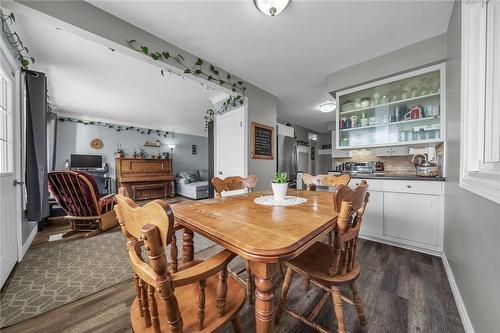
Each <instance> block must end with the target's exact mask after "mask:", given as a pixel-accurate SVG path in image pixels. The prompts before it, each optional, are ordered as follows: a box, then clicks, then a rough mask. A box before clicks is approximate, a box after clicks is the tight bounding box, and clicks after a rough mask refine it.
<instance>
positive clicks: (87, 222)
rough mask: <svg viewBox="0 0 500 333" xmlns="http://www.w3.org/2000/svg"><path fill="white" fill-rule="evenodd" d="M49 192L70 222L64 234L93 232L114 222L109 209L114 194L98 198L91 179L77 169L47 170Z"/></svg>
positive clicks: (89, 234) (91, 234) (108, 227)
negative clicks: (68, 229)
mask: <svg viewBox="0 0 500 333" xmlns="http://www.w3.org/2000/svg"><path fill="white" fill-rule="evenodd" d="M48 185H49V192H50V194H51V195H52V197H54V198H55V200H56V201H57V203H58V204H59V205H60V206H61V207H62V208H63V209H64V211H65V212H66V214H67V215H66V216H65V217H64V219H66V220H68V221H69V222H70V226H71V230H70V231H68V232H66V233H64V234H63V235H62V237H63V238H64V237H67V236H69V235H72V234H74V233H77V232H80V231H86V232H87V234H85V237H91V236H94V235H96V234H98V233H100V232H102V231H105V230H108V229H111V228H113V227H114V226H117V225H118V220H117V219H116V213H115V211H114V210H113V207H114V205H115V195H114V194H110V195H107V196H104V197H102V198H99V189H98V188H97V184H96V182H95V179H94V178H93V177H92V176H91V175H89V174H88V173H85V172H80V171H78V172H77V171H69V170H68V171H54V172H49V174H48Z"/></svg>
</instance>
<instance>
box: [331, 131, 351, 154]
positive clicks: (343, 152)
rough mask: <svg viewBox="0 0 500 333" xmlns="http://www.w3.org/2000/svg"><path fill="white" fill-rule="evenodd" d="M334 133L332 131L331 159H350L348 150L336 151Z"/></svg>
mask: <svg viewBox="0 0 500 333" xmlns="http://www.w3.org/2000/svg"><path fill="white" fill-rule="evenodd" d="M335 133H336V132H335V131H332V158H348V157H351V155H352V154H351V151H350V150H341V149H337V146H336V143H335V140H336V139H335V138H336V136H335Z"/></svg>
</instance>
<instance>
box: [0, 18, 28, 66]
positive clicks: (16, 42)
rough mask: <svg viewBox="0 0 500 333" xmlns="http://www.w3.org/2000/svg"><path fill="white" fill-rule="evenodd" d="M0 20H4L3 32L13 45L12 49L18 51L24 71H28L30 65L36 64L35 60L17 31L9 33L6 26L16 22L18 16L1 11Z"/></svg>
mask: <svg viewBox="0 0 500 333" xmlns="http://www.w3.org/2000/svg"><path fill="white" fill-rule="evenodd" d="M0 19H1V20H2V30H3V32H4V33H5V35H6V36H7V40H8V41H9V43H10V45H12V47H13V48H14V49H15V50H16V51H17V53H18V59H19V61H20V62H21V66H23V68H24V69H27V68H28V67H29V65H30V64H34V63H35V58H33V57H32V56H30V55H29V52H30V51H29V50H28V48H27V47H26V46H24V44H23V42H22V41H21V38H19V35H18V34H17V33H16V32H15V31H14V32H10V31H7V30H6V29H5V26H4V25H5V24H6V23H7V22H8V23H9V24H10V25H12V24H13V23H14V22H16V16H15V15H14V13H13V12H11V13H10V14H9V15H6V14H4V13H3V12H2V11H1V10H0ZM23 53H24V54H23Z"/></svg>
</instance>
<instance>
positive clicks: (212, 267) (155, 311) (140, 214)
mask: <svg viewBox="0 0 500 333" xmlns="http://www.w3.org/2000/svg"><path fill="white" fill-rule="evenodd" d="M123 193H126V192H125V191H124V190H122V189H120V190H119V194H117V195H116V200H117V205H115V210H116V214H117V216H118V220H119V222H120V226H121V229H122V232H123V234H124V235H125V237H126V239H127V248H128V253H129V257H130V262H131V264H132V268H133V270H134V276H135V290H136V293H137V298H136V300H137V302H138V306H137V308H138V309H140V318H138V319H140V320H141V321H142V323H141V325H140V326H141V327H146V328H148V329H146V330H144V332H146V331H147V332H154V333H160V332H168V331H169V330H168V329H167V326H168V328H169V329H170V332H182V331H183V319H182V315H181V310H180V309H181V307H180V306H179V302H178V300H177V298H176V296H175V294H174V291H175V288H176V287H183V286H188V285H190V286H191V285H194V284H196V285H195V286H194V287H195V289H196V291H197V292H198V294H199V295H198V300H197V301H196V300H194V299H193V300H188V301H189V302H190V304H191V302H194V306H196V305H197V306H198V307H197V310H196V313H197V319H195V320H197V328H198V330H200V331H201V330H203V329H204V328H205V326H204V325H205V324H204V320H205V287H207V279H208V278H209V277H211V276H213V275H214V274H215V273H217V272H219V278H218V279H217V280H218V284H217V286H216V288H217V300H216V302H217V309H216V310H217V313H218V316H219V317H220V318H221V319H220V321H221V322H220V324H224V318H223V316H224V315H225V306H226V293H227V290H228V284H227V277H228V276H227V264H228V263H229V262H230V261H231V260H232V259H233V258H234V257H235V254H234V253H232V252H230V251H228V250H223V251H222V252H220V253H219V254H217V255H215V256H213V257H211V258H210V259H207V260H206V261H199V260H193V261H191V262H188V263H185V264H184V266H183V267H181V268H182V269H181V270H179V272H176V270H174V269H173V268H172V267H170V268H169V266H168V262H167V256H166V253H165V248H166V246H167V245H169V244H171V243H172V239H173V237H174V232H175V228H174V214H173V212H172V210H171V208H170V206H169V205H168V204H167V202H166V201H162V200H155V201H152V202H149V203H147V204H146V205H144V206H143V207H140V206H138V205H137V204H136V203H135V202H134V201H132V199H130V198H127V197H125V196H124V195H123ZM171 245H172V246H174V244H171ZM143 249H144V250H145V251H142V250H143ZM144 252H145V253H146V254H147V257H148V260H145V258H143V256H142V253H144ZM210 288H211V290H212V289H215V286H211V287H210ZM240 288H241V287H240ZM189 295H191V294H189ZM240 298H241V304H242V303H243V302H244V292H243V290H242V291H241V297H240ZM184 301H186V300H184ZM158 303H159V304H158ZM134 304H135V303H134ZM164 309H165V310H164ZM162 314H163V316H166V317H167V318H163V317H162V316H161V315H162ZM187 316H189V317H190V318H188V319H187V321H188V322H190V321H192V318H191V316H193V312H192V311H191V312H189V313H188V314H187ZM233 316H237V313H236V314H234V313H233ZM136 317H137V316H135V317H133V318H136ZM132 321H133V322H132V324H133V326H134V325H136V322H135V321H134V320H133V319H132ZM151 326H152V330H150V328H151ZM136 327H137V325H136ZM191 328H192V326H191ZM134 331H136V332H138V331H137V330H136V328H134ZM140 331H141V332H142V330H140ZM190 331H191V330H190Z"/></svg>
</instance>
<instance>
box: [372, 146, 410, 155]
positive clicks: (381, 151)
mask: <svg viewBox="0 0 500 333" xmlns="http://www.w3.org/2000/svg"><path fill="white" fill-rule="evenodd" d="M373 153H374V154H375V156H406V155H409V154H410V149H409V148H408V146H396V147H379V148H374V149H373Z"/></svg>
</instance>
